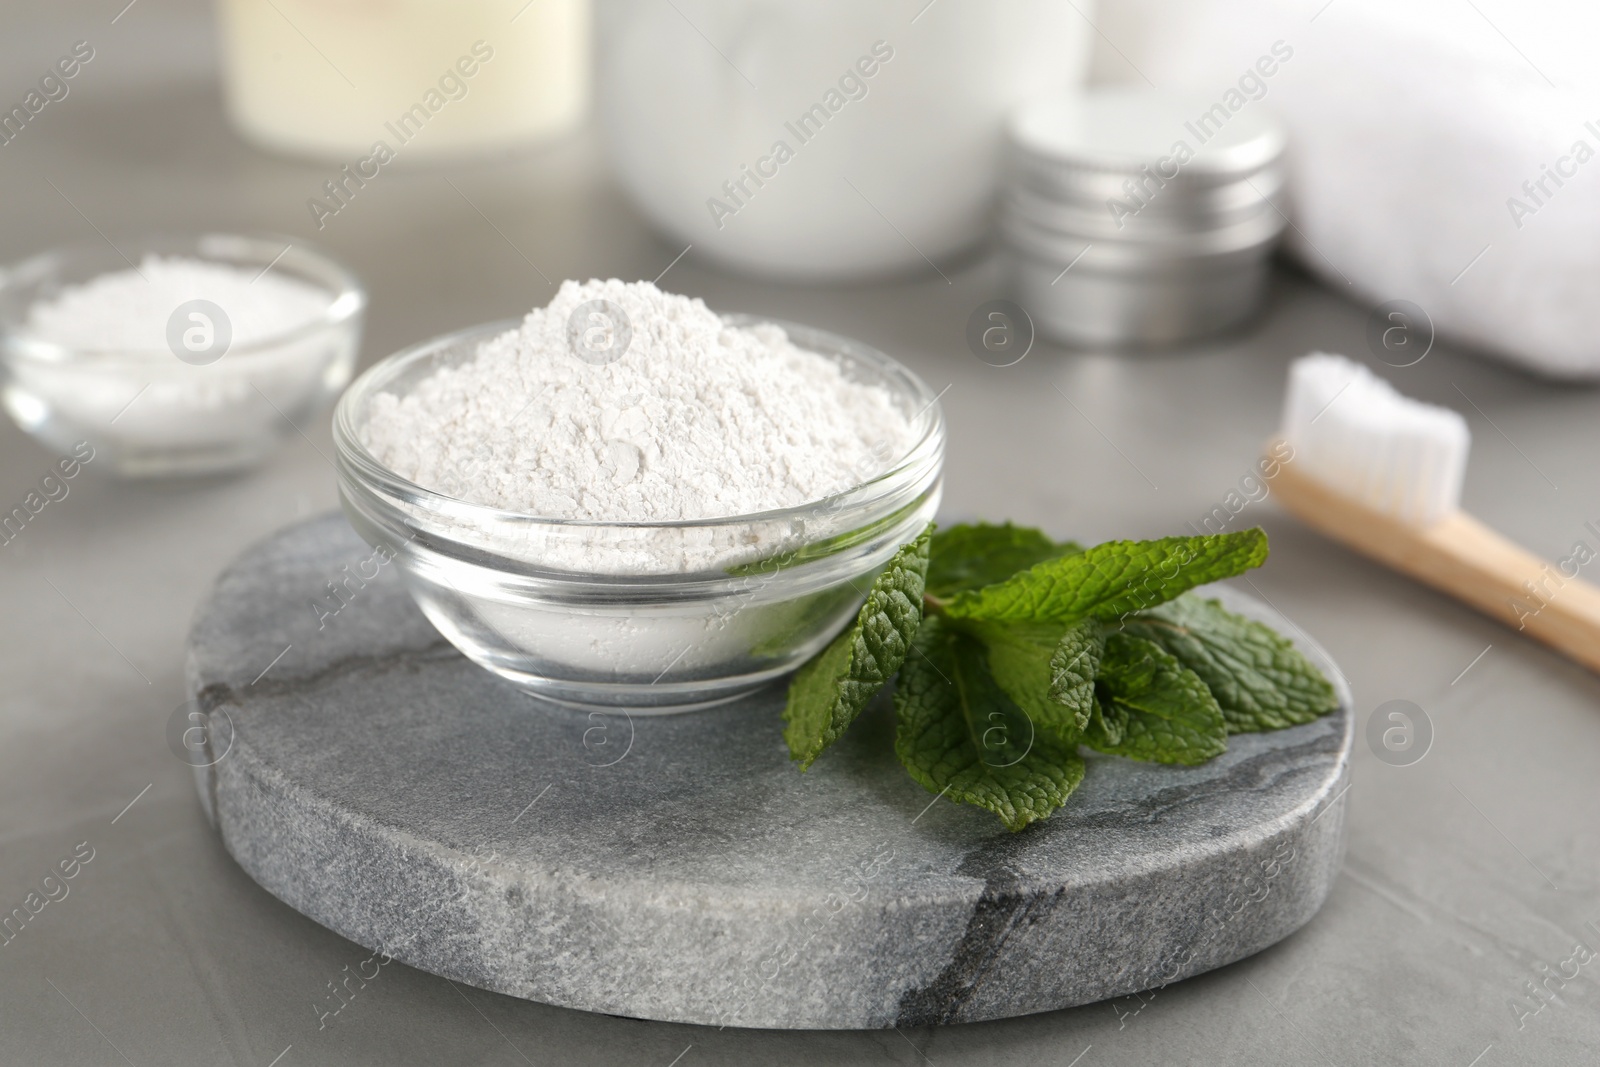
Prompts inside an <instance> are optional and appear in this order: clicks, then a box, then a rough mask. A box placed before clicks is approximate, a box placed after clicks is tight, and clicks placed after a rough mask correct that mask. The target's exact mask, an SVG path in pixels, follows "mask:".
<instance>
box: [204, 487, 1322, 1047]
mask: <svg viewBox="0 0 1600 1067" xmlns="http://www.w3.org/2000/svg"><path fill="white" fill-rule="evenodd" d="M371 555H372V554H371V550H370V549H369V548H368V547H367V546H366V545H365V544H364V543H363V542H361V541H360V540H359V539H358V538H357V537H356V536H355V534H354V533H353V532H351V531H350V530H349V528H348V527H347V526H346V524H345V523H344V520H343V519H342V517H340V516H338V515H329V516H324V517H321V518H317V519H313V520H310V521H307V522H304V523H301V524H299V525H297V526H293V527H291V528H289V529H287V530H285V531H283V532H281V533H279V534H277V535H275V536H274V537H272V538H270V539H269V540H267V541H265V542H262V543H261V544H259V545H257V546H256V547H254V548H252V549H251V550H250V551H248V552H247V553H246V554H245V555H244V556H243V557H242V558H241V559H240V560H239V561H238V562H237V563H236V564H235V565H233V566H232V567H231V568H230V569H228V570H227V571H226V572H225V573H224V574H223V576H222V577H221V578H220V579H219V581H218V584H217V586H216V588H215V591H214V593H213V595H212V597H211V599H210V600H209V601H208V603H206V604H205V605H203V606H202V608H201V610H200V612H199V614H198V616H197V619H196V622H195V626H194V629H193V632H192V635H191V639H190V650H189V664H188V676H189V684H190V688H191V692H192V693H194V694H195V696H196V699H198V700H199V701H200V703H201V704H202V705H203V706H204V707H205V708H207V709H209V710H211V711H212V712H213V715H214V716H215V718H214V720H213V724H214V725H213V731H212V742H213V744H214V748H213V749H212V750H211V752H210V753H209V757H208V758H210V759H215V762H214V763H212V764H211V765H210V766H207V767H203V768H200V769H198V771H197V781H198V783H199V785H200V792H201V796H202V799H203V802H204V805H205V807H206V809H207V812H208V814H209V815H210V817H211V818H212V821H213V823H214V824H215V825H216V827H217V829H218V830H219V832H220V833H221V836H222V839H223V841H224V843H225V845H226V847H227V849H228V851H229V852H230V853H231V854H232V855H233V856H234V858H235V859H237V860H238V862H239V864H240V865H241V866H242V867H243V868H244V870H245V871H246V872H248V873H249V874H250V876H251V877H252V878H254V879H255V880H256V881H257V882H259V883H260V884H261V885H262V886H264V887H265V888H266V889H268V890H269V891H270V892H272V893H273V894H274V895H276V896H277V897H279V898H281V899H282V900H284V901H285V902H287V903H288V904H289V905H290V906H292V907H294V908H296V909H298V910H299V911H301V912H303V913H305V914H306V915H308V916H310V917H311V918H313V919H315V920H316V921H317V922H320V923H322V924H323V925H325V926H327V927H329V928H331V929H333V930H335V931H337V932H338V933H340V934H342V935H344V936H345V937H347V938H349V939H351V940H353V941H355V942H358V943H360V944H361V945H363V946H366V947H368V948H372V949H380V950H382V951H384V952H386V953H388V954H389V955H391V956H393V957H394V958H397V959H400V960H402V961H404V962H406V963H409V964H411V965H413V966H416V967H419V968H422V969H424V970H427V971H431V972H434V973H437V974H441V975H444V976H446V977H449V978H452V979H455V980H458V981H461V982H465V983H469V984H471V985H474V986H479V987H482V988H485V989H493V990H497V991H500V992H503V993H508V994H511V995H514V996H519V997H525V998H528V999H532V1000H538V1001H544V1002H548V1003H551V1004H559V1005H564V1006H569V1007H575V1008H582V1009H587V1010H591V1011H600V1012H607V1013H611V1014H616V1015H628V1016H637V1017H642V1018H650V1019H662V1020H673V1021H683V1022H694V1023H706V1024H715V1025H735V1026H744V1027H792V1028H867V1027H887V1026H890V1025H899V1026H902V1027H905V1026H914V1025H922V1024H928V1023H953V1022H967V1021H974V1020H982V1019H996V1018H1004V1017H1008V1016H1015V1015H1021V1014H1026V1013H1031V1012H1040V1011H1048V1010H1051V1009H1054V1008H1060V1007H1065V1006H1069V1005H1074V1004H1082V1003H1088V1002H1092V1001H1097V1000H1102V999H1105V998H1108V997H1113V996H1118V995H1122V994H1126V993H1130V992H1133V991H1136V990H1144V989H1149V988H1153V987H1156V986H1160V985H1162V984H1164V983H1165V982H1168V981H1173V980H1178V979H1181V978H1184V977H1188V976H1190V975H1193V974H1197V973H1200V972H1202V971H1206V970H1209V969H1212V968H1215V967H1218V966H1221V965H1223V964H1225V963H1229V962H1231V961H1233V960H1237V959H1240V958H1242V957H1244V956H1247V955H1250V954H1251V953H1254V952H1257V951H1260V950H1261V949H1263V948H1265V947H1267V946H1268V945H1271V944H1273V943H1274V942H1276V941H1278V940H1280V939H1282V938H1284V937H1286V936H1287V935H1289V934H1290V933H1292V932H1293V931H1295V930H1296V929H1298V928H1299V927H1300V926H1302V925H1303V924H1304V923H1306V922H1307V921H1308V920H1310V918H1311V917H1312V915H1313V914H1315V912H1316V911H1317V909H1318V907H1319V906H1320V905H1321V903H1322V901H1323V899H1324V898H1325V897H1326V895H1327V893H1328V891H1329V889H1330V887H1331V884H1332V882H1333V879H1334V877H1335V875H1336V874H1337V872H1338V870H1339V867H1340V863H1341V860H1342V855H1343V849H1344V796H1343V789H1344V784H1345V782H1346V779H1347V773H1348V760H1349V751H1350V743H1351V721H1352V720H1351V715H1350V710H1349V704H1350V701H1349V697H1348V692H1347V691H1346V690H1345V689H1344V688H1343V682H1342V680H1340V681H1339V682H1338V684H1339V685H1340V687H1341V694H1342V697H1343V705H1344V706H1343V707H1342V708H1341V709H1340V710H1339V711H1338V712H1335V713H1334V714H1332V715H1329V716H1326V717H1324V718H1323V719H1321V720H1319V721H1317V722H1315V723H1311V724H1308V725H1305V726H1301V727H1297V728H1295V729H1291V730H1285V731H1281V732H1278V733H1274V734H1255V735H1243V736H1239V737H1236V738H1234V739H1232V741H1231V743H1230V746H1229V751H1228V752H1227V753H1226V754H1225V755H1223V756H1221V757H1219V758H1217V759H1216V760H1213V761H1212V762H1210V763H1208V764H1206V765H1204V766H1201V767H1195V768H1172V767H1160V766H1155V765H1148V764H1139V763H1133V762H1130V761H1126V760H1121V759H1117V758H1111V757H1098V756H1097V757H1091V758H1090V760H1089V769H1088V773H1087V775H1086V777H1085V780H1084V783H1083V786H1082V787H1081V788H1080V790H1079V791H1078V793H1077V794H1076V795H1075V796H1074V797H1073V799H1072V801H1071V802H1070V804H1069V805H1068V806H1067V807H1066V808H1064V809H1063V810H1061V811H1058V812H1057V813H1056V814H1055V815H1054V816H1052V817H1051V818H1050V819H1048V820H1047V821H1045V822H1043V823H1041V824H1037V825H1035V826H1033V827H1031V828H1030V829H1029V830H1027V831H1025V832H1023V833H1021V834H1011V833H1008V832H1006V831H1005V830H1004V829H1003V828H1002V827H1001V826H1000V825H999V823H998V822H997V821H996V820H995V819H994V817H993V816H991V815H989V814H988V813H985V812H982V811H978V810H976V809H973V808H968V807H963V806H958V805H956V804H953V803H949V802H946V801H941V800H937V799H936V798H933V797H931V796H930V795H929V794H928V793H927V792H926V791H924V790H923V789H922V788H921V787H920V786H918V785H917V784H915V783H914V782H912V781H911V779H910V778H908V777H907V776H906V774H905V772H904V771H903V770H902V769H901V768H900V767H899V766H898V764H897V763H896V761H895V758H894V755H893V753H892V751H891V734H892V721H891V715H890V714H889V711H888V709H887V708H885V707H877V708H875V709H873V710H872V711H870V712H869V713H868V714H867V715H866V716H864V717H863V719H862V721H861V722H859V723H858V724H857V725H856V727H855V728H854V729H853V730H852V731H851V733H850V734H849V735H847V737H846V738H845V739H844V740H843V741H842V742H840V743H839V744H838V745H837V746H836V748H835V749H834V750H833V751H830V753H829V754H828V755H827V756H825V757H824V758H823V759H822V760H820V761H819V762H818V763H817V765H816V766H815V767H814V768H813V770H812V771H811V772H809V773H807V774H805V775H801V774H799V773H798V772H797V771H796V770H795V769H794V767H793V765H792V764H791V763H790V762H789V760H788V759H787V756H786V753H785V749H784V745H783V741H782V738H781V723H780V719H779V712H780V709H781V706H782V692H781V688H780V689H773V690H769V691H766V692H763V693H760V694H757V695H756V696H754V697H752V698H750V699H748V700H745V701H743V702H740V703H737V704H734V705H730V706H724V707H720V708H716V709H711V710H706V711H699V712H691V713H685V714H681V715H670V716H659V717H645V716H638V717H632V718H630V717H629V716H627V715H626V714H615V715H612V714H601V713H585V712H582V711H576V710H572V709H569V708H565V707H560V706H556V705H552V704H548V703H544V702H541V701H538V700H536V699H534V698H531V697H529V696H526V695H524V694H522V693H521V692H519V691H517V690H515V689H513V688H512V687H510V686H509V685H507V684H506V683H504V682H502V681H500V680H499V679H497V678H495V677H493V676H492V675H490V674H489V673H487V672H485V671H483V670H481V669H479V668H478V667H476V666H474V665H472V664H471V663H469V662H468V661H467V660H465V659H464V658H463V657H461V656H460V655H459V654H458V653H456V652H455V650H454V649H453V648H452V647H451V646H450V645H449V644H448V643H446V642H445V641H444V640H443V639H442V638H441V637H439V635H438V634H437V633H436V632H435V631H434V630H433V628H432V627H431V626H430V625H429V624H428V622H427V621H426V620H425V619H424V618H423V617H422V615H421V613H420V612H419V611H418V610H417V609H416V608H415V607H414V606H413V605H412V603H411V601H410V599H409V597H408V596H407V595H406V593H405V591H404V589H403V587H402V585H401V582H400V581H399V578H398V576H397V575H396V574H395V573H394V566H393V564H388V565H382V566H379V565H376V564H374V563H370V562H369V563H366V564H365V566H363V561H368V560H370V559H371ZM374 570H376V572H377V575H376V577H375V578H373V579H371V580H370V581H369V580H363V579H361V578H360V576H361V575H363V574H371V573H373V571H374ZM350 574H355V575H357V579H356V580H354V581H350V582H346V581H345V579H346V578H347V577H348V576H349V575H350ZM330 582H333V583H336V584H339V583H343V584H342V589H343V590H344V593H343V595H342V597H341V599H342V600H343V606H341V607H339V610H338V611H337V613H335V614H329V612H330V611H331V609H332V608H333V607H334V606H336V605H338V604H339V603H340V600H335V599H330V587H329V583H330ZM1220 593H1221V594H1222V595H1224V596H1226V597H1228V598H1229V600H1230V601H1231V602H1232V604H1233V605H1234V606H1235V607H1236V609H1238V610H1242V611H1247V612H1250V613H1252V614H1254V615H1257V616H1258V617H1262V618H1266V619H1268V620H1269V621H1275V622H1276V624H1277V625H1279V626H1280V627H1281V628H1283V629H1284V631H1285V632H1286V633H1289V634H1291V635H1296V636H1298V634H1297V631H1296V630H1295V628H1294V627H1293V626H1292V624H1288V623H1286V622H1284V621H1283V620H1282V619H1279V618H1276V617H1275V616H1274V615H1273V613H1271V612H1270V611H1269V610H1268V609H1266V608H1265V606H1264V605H1261V604H1259V602H1256V601H1253V600H1249V599H1247V598H1244V597H1241V596H1239V595H1237V594H1234V593H1232V592H1231V591H1230V590H1227V589H1222V590H1220ZM1307 651H1308V653H1309V654H1311V655H1312V656H1313V657H1314V658H1316V659H1317V660H1318V662H1319V665H1320V666H1322V667H1323V669H1324V670H1326V671H1327V672H1328V673H1329V674H1330V676H1332V677H1334V678H1336V679H1338V678H1339V675H1338V671H1337V669H1336V668H1335V667H1334V665H1333V664H1332V663H1331V661H1329V660H1328V659H1327V658H1326V656H1325V655H1324V654H1323V653H1322V652H1321V651H1320V650H1319V649H1316V648H1315V647H1310V646H1307ZM269 663H270V668H268V665H269ZM264 668H268V669H266V670H265V672H264V673H263V669H264ZM223 722H227V723H229V724H231V726H230V728H228V729H223V728H222V727H221V724H222V723H223Z"/></svg>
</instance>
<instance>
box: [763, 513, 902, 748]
mask: <svg viewBox="0 0 1600 1067" xmlns="http://www.w3.org/2000/svg"><path fill="white" fill-rule="evenodd" d="M932 535H933V527H932V526H931V525H930V526H929V527H928V528H927V529H925V530H923V531H922V534H921V535H920V536H919V537H918V538H917V539H916V540H915V541H912V542H911V543H910V544H908V545H903V546H902V547H901V548H900V550H899V551H898V552H896V553H895V554H894V558H893V559H891V560H890V561H889V565H888V566H887V567H886V568H884V570H883V572H882V573H881V574H879V575H878V577H877V579H876V580H875V581H873V583H872V589H871V590H870V591H868V593H867V602H866V603H865V604H863V605H861V611H860V612H859V613H857V615H856V621H855V623H854V624H853V625H852V626H851V627H850V628H849V629H847V630H845V631H844V632H843V633H841V634H840V635H839V636H838V637H836V638H834V639H833V642H832V643H831V644H829V645H828V647H827V648H825V649H823V650H822V652H821V654H820V655H818V656H817V657H816V658H815V659H813V660H811V661H810V662H809V663H807V664H806V665H805V666H804V667H801V668H800V671H799V673H797V674H796V675H795V676H794V681H792V682H790V683H789V702H788V704H787V706H786V707H785V708H784V709H783V720H784V722H785V723H786V724H787V726H786V727H785V729H784V731H783V739H784V740H785V741H787V742H788V744H789V755H790V756H792V757H793V758H794V759H795V760H797V761H799V763H800V769H801V770H802V771H803V770H805V769H806V768H808V767H810V766H811V763H812V761H813V760H815V759H816V758H817V757H818V756H820V755H821V754H822V750H823V749H825V748H827V747H828V746H829V745H831V744H833V743H834V742H835V741H837V740H838V739H839V736H840V735H841V734H843V733H844V732H845V730H846V729H847V728H848V727H849V726H850V724H851V723H852V722H854V721H855V719H856V716H857V715H860V714H861V711H862V709H863V708H865V707H866V706H867V704H868V703H870V702H871V700H872V698H873V697H874V696H875V695H877V692H878V690H879V689H881V688H883V684H884V683H885V682H887V681H888V680H889V679H890V678H892V677H894V673H895V672H896V671H898V670H899V669H900V665H901V664H902V663H904V662H905V660H906V655H907V653H908V651H909V650H910V647H911V638H912V637H913V636H914V635H915V634H916V632H917V627H918V626H919V625H920V624H921V623H922V606H923V603H922V602H923V584H924V581H925V579H926V577H927V573H928V541H929V539H930V538H931V537H932Z"/></svg>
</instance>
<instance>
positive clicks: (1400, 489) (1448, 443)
mask: <svg viewBox="0 0 1600 1067" xmlns="http://www.w3.org/2000/svg"><path fill="white" fill-rule="evenodd" d="M1281 433H1282V436H1283V438H1284V439H1285V440H1286V441H1287V442H1288V443H1289V445H1290V447H1291V448H1293V449H1294V459H1293V463H1294V464H1295V466H1297V467H1299V468H1300V469H1301V470H1302V471H1303V472H1304V473H1305V474H1307V475H1309V476H1311V477H1313V478H1316V479H1317V480H1318V481H1320V482H1321V483H1323V484H1324V485H1326V486H1327V487H1329V488H1331V489H1334V490H1336V491H1338V492H1339V493H1341V494H1342V495H1344V496H1345V497H1347V498H1349V499H1350V500H1353V501H1356V502H1358V503H1361V504H1364V505H1366V506H1367V507H1369V508H1371V509H1373V510H1375V511H1379V512H1382V513H1383V514H1385V515H1387V516H1389V517H1390V518H1392V519H1397V520H1399V521H1400V522H1403V523H1406V524H1407V525H1410V526H1431V525H1432V524H1433V523H1435V522H1438V521H1439V520H1440V519H1442V518H1444V517H1445V516H1447V515H1450V514H1453V513H1454V512H1456V511H1457V510H1459V509H1460V506H1461V482H1462V479H1463V478H1464V477H1465V475H1466V470H1467V450H1468V447H1469V446H1470V445H1471V442H1472V438H1471V434H1470V433H1469V432H1468V430H1467V422H1466V420H1465V419H1463V418H1462V417H1461V415H1460V414H1459V413H1458V412H1455V411H1451V410H1450V409H1449V408H1443V407H1439V406H1437V405H1434V404H1425V403H1423V402H1422V401H1420V400H1412V399H1410V398H1409V397H1405V396H1401V395H1400V394H1399V393H1398V392H1396V391H1395V389H1394V387H1393V386H1391V385H1390V384H1389V383H1388V382H1386V381H1384V380H1383V379H1382V378H1379V377H1377V376H1376V375H1375V374H1373V373H1372V372H1371V371H1369V370H1368V369H1367V368H1366V367H1363V366H1362V365H1361V364H1359V363H1355V362H1353V361H1351V360H1349V359H1346V358H1345V357H1343V356H1334V355H1329V354H1327V353H1325V352H1314V353H1312V354H1311V355H1309V356H1302V357H1301V358H1300V359H1297V360H1295V361H1294V363H1293V364H1292V365H1291V366H1290V368H1289V388H1288V393H1287V395H1286V396H1285V397H1284V403H1283V429H1282V431H1281Z"/></svg>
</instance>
